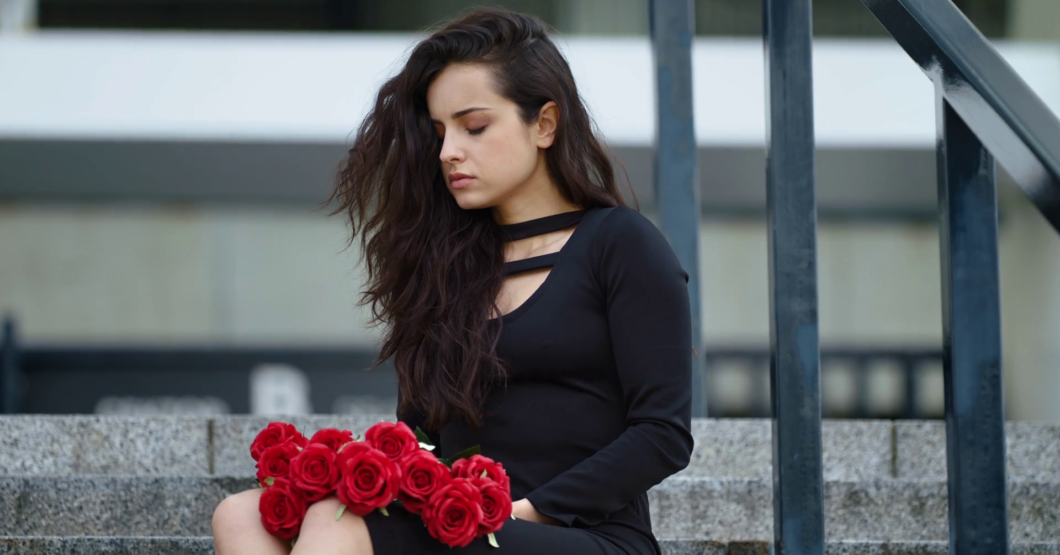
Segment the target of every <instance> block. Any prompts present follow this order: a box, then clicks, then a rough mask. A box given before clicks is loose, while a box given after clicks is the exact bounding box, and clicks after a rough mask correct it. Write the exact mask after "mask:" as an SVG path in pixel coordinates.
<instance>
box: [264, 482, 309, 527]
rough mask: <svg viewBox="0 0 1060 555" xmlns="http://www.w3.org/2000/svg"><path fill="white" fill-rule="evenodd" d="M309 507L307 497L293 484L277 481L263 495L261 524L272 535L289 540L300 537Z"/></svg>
mask: <svg viewBox="0 0 1060 555" xmlns="http://www.w3.org/2000/svg"><path fill="white" fill-rule="evenodd" d="M307 507H308V505H307V503H306V500H305V497H303V496H302V494H301V492H299V491H298V490H297V489H296V488H294V487H292V485H291V482H289V481H287V480H284V479H282V478H280V479H277V480H276V482H275V483H273V484H272V486H270V487H269V488H267V489H266V490H265V491H264V492H263V493H262V494H261V500H260V501H259V502H258V511H260V512H261V524H262V525H263V526H264V527H265V530H267V531H268V532H269V533H270V534H272V535H274V536H279V537H281V538H283V539H285V540H289V539H291V538H293V537H295V536H297V535H298V531H299V530H301V528H302V521H303V520H305V511H306V508H307Z"/></svg>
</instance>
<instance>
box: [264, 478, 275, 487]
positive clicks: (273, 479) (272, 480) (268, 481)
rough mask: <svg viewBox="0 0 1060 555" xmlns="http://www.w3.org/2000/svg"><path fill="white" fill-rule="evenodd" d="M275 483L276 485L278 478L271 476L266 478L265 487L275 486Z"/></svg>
mask: <svg viewBox="0 0 1060 555" xmlns="http://www.w3.org/2000/svg"><path fill="white" fill-rule="evenodd" d="M275 483H276V478H273V477H272V476H269V477H268V478H265V485H267V486H271V485H273V484H275Z"/></svg>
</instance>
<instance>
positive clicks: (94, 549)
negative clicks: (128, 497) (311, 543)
mask: <svg viewBox="0 0 1060 555" xmlns="http://www.w3.org/2000/svg"><path fill="white" fill-rule="evenodd" d="M659 544H660V547H662V552H663V553H664V554H665V555H768V554H769V544H768V543H767V542H765V541H754V542H712V541H698V540H660V542H659ZM213 552H214V551H213V539H212V538H210V537H183V538H178V537H156V538H141V537H55V536H51V537H42V536H30V537H0V555H16V554H17V555H101V554H104V553H105V554H107V555H212V554H213ZM825 553H826V554H827V555H948V553H949V547H948V545H947V544H946V543H945V542H828V544H827V545H826V546H825ZM1012 555H1060V543H1036V544H1027V543H1015V544H1013V545H1012Z"/></svg>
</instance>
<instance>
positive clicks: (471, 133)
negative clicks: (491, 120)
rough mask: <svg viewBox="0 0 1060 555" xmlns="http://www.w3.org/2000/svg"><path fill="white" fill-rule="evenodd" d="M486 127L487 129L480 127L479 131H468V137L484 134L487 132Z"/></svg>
mask: <svg viewBox="0 0 1060 555" xmlns="http://www.w3.org/2000/svg"><path fill="white" fill-rule="evenodd" d="M486 127H487V126H485V125H483V126H482V127H479V128H478V129H468V130H467V134H468V135H479V134H481V133H482V132H483V131H485V130H486Z"/></svg>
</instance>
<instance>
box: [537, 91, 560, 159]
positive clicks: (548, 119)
mask: <svg viewBox="0 0 1060 555" xmlns="http://www.w3.org/2000/svg"><path fill="white" fill-rule="evenodd" d="M558 126H559V106H557V105H556V103H555V102H553V101H551V100H549V101H548V102H546V103H545V105H544V106H542V107H541V110H540V111H539V112H538V113H537V123H536V125H535V126H534V130H535V132H534V140H535V141H536V142H537V148H548V147H550V146H552V143H553V142H554V141H555V140H556V128H557V127H558Z"/></svg>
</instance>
